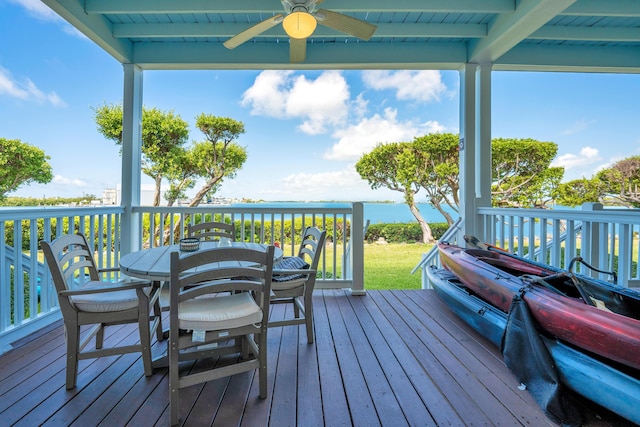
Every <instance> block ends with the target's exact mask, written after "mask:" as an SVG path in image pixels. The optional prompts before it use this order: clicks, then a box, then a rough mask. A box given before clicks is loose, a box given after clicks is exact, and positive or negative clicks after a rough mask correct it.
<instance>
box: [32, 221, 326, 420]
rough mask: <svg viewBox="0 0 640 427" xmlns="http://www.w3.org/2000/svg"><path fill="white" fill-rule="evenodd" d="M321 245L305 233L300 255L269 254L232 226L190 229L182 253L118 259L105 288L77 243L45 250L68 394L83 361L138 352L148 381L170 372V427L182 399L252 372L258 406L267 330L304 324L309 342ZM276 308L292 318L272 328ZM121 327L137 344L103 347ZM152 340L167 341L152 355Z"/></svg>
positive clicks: (89, 254) (70, 238) (167, 249)
mask: <svg viewBox="0 0 640 427" xmlns="http://www.w3.org/2000/svg"><path fill="white" fill-rule="evenodd" d="M325 236H326V232H325V231H322V230H320V229H319V228H317V227H307V228H305V229H304V231H303V233H302V236H301V241H300V247H299V249H298V252H297V256H284V252H283V250H282V249H281V248H279V247H277V246H275V245H267V244H261V243H249V242H240V241H236V232H235V228H234V225H233V224H227V223H219V222H207V223H200V224H193V225H190V226H189V227H188V230H187V237H185V238H184V239H181V241H180V243H179V244H174V245H167V246H159V247H155V248H151V249H143V250H140V251H136V252H132V253H130V254H127V255H125V256H123V257H122V258H121V259H120V265H119V267H116V268H111V269H108V270H110V271H112V272H113V270H116V271H117V270H119V271H120V273H121V275H120V279H119V280H118V281H117V282H111V281H106V279H104V276H103V275H102V274H104V273H106V272H107V271H106V270H105V269H98V268H97V266H96V265H97V264H96V262H95V252H94V248H93V247H91V246H90V245H89V243H88V241H87V239H86V237H85V236H84V235H82V234H66V235H62V236H60V237H57V238H56V239H55V240H53V241H51V242H47V241H42V242H41V246H42V249H43V251H44V254H45V259H46V263H47V265H48V267H49V270H50V272H51V275H52V277H53V281H54V284H55V286H56V291H57V296H58V301H59V305H60V309H61V311H62V315H63V319H64V326H65V336H66V346H67V356H66V366H67V367H66V388H67V390H71V389H73V388H74V387H75V386H76V380H77V375H78V362H79V361H80V360H83V359H91V358H97V357H103V356H111V355H117V354H124V353H140V354H141V356H142V361H143V367H144V374H145V375H146V376H147V377H149V376H152V375H153V374H154V372H157V371H159V370H166V369H168V371H169V389H170V390H169V396H170V399H169V407H170V410H169V412H170V418H171V419H170V421H171V424H172V425H175V424H178V423H179V420H180V413H179V404H178V402H179V397H180V390H181V389H184V388H186V387H189V386H191V385H195V384H200V383H204V382H208V381H212V380H215V379H218V378H222V377H228V376H231V375H235V374H238V373H241V372H246V371H255V370H257V371H258V378H259V396H260V397H261V398H265V397H266V396H267V394H268V390H267V368H268V367H267V333H268V330H269V328H270V327H279V326H289V325H296V326H297V325H305V327H306V333H307V341H308V343H313V341H314V329H313V307H312V293H313V288H314V285H315V279H316V271H317V266H318V262H319V260H320V254H321V252H322V248H323V246H324V242H325ZM280 303H286V304H292V305H293V316H292V317H291V318H286V319H285V320H278V321H275V320H273V321H270V320H269V313H270V304H280ZM167 315H168V316H167ZM167 321H168V327H167ZM127 323H132V324H137V326H138V330H139V335H140V339H139V342H138V343H135V344H126V345H121V346H108V347H103V343H104V330H105V327H107V326H111V325H122V324H127ZM154 335H155V339H156V340H157V341H158V342H159V343H161V342H162V341H165V342H166V347H164V344H163V343H161V345H159V346H156V347H157V348H161V349H163V350H162V351H161V352H158V353H160V354H155V355H154V354H152V353H154V352H155V351H154V352H152V349H155V348H156V347H153V346H152V344H153V343H154V342H153V338H154ZM225 355H228V356H227V357H228V358H229V360H230V362H228V363H227V362H226V363H220V364H216V363H210V364H202V365H201V366H202V369H195V370H191V371H188V370H184V369H183V370H181V369H180V363H181V362H183V361H187V360H195V359H197V360H202V359H207V358H215V357H220V356H225ZM164 372H166V371H164Z"/></svg>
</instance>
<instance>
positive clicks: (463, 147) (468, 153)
mask: <svg viewBox="0 0 640 427" xmlns="http://www.w3.org/2000/svg"><path fill="white" fill-rule="evenodd" d="M488 206H491V65H490V64H483V65H480V66H478V65H477V64H466V65H465V66H464V67H463V68H462V69H461V70H460V215H461V216H462V217H463V218H464V223H463V226H462V228H461V230H460V234H459V236H458V242H463V241H464V240H463V238H462V236H463V235H464V234H472V235H475V236H477V237H478V238H480V239H485V238H486V236H484V232H483V228H484V226H483V222H482V220H481V218H480V217H479V216H478V215H476V211H477V208H478V207H488Z"/></svg>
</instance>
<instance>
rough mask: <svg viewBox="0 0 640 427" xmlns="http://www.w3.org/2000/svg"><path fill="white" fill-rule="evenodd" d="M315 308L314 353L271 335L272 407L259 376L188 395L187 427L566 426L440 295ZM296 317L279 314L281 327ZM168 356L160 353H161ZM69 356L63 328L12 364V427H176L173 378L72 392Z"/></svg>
mask: <svg viewBox="0 0 640 427" xmlns="http://www.w3.org/2000/svg"><path fill="white" fill-rule="evenodd" d="M314 305H315V307H314V308H315V313H314V318H315V343H314V344H307V338H306V332H305V328H304V327H303V326H294V327H282V328H273V329H270V330H269V336H268V348H269V354H268V364H269V375H268V377H269V379H268V384H269V387H268V388H269V396H268V397H267V398H266V399H260V398H259V396H258V376H257V373H251V372H249V373H244V374H239V375H235V376H233V377H230V378H223V379H220V380H216V381H211V382H209V383H206V384H200V385H195V386H192V387H189V388H187V389H185V390H183V391H182V392H181V405H180V419H181V421H182V422H183V423H184V425H189V426H212V425H213V426H218V425H220V426H246V427H253V426H278V427H279V426H296V425H299V426H352V425H353V426H358V425H362V426H374V425H382V426H393V427H395V426H402V425H425V426H428V425H433V426H435V425H455V426H458V425H509V426H512V425H523V426H525V425H526V426H532V425H536V426H539V425H550V426H552V425H555V424H554V423H553V422H551V421H550V420H549V419H548V418H547V417H545V415H544V414H543V413H542V411H541V410H540V409H539V408H538V407H537V405H536V404H535V403H534V401H533V399H532V398H531V396H530V395H529V394H528V392H527V391H523V390H520V389H519V388H518V384H517V381H516V380H515V377H514V376H513V375H512V374H511V372H510V371H509V370H508V369H507V368H506V366H505V365H504V363H503V362H502V359H501V356H500V353H499V351H498V349H496V348H495V346H493V345H492V344H490V343H489V342H487V340H485V339H484V338H483V337H481V336H479V335H478V334H476V333H475V332H474V331H473V330H471V329H470V328H469V327H468V326H467V325H466V324H464V323H463V322H462V321H460V319H458V318H457V317H456V316H455V315H454V314H453V313H451V312H450V311H449V309H448V308H447V307H446V306H445V305H444V304H443V303H442V302H441V301H440V300H439V299H438V298H437V295H436V294H435V292H433V291H371V292H368V293H367V295H366V296H351V295H349V293H348V292H346V291H342V290H324V291H318V292H316V294H315V295H314ZM287 309H288V308H287V307H286V306H284V305H277V306H274V307H273V308H272V313H271V316H274V317H283V316H285V315H287V314H288V313H286V310H287ZM137 339H138V336H137V331H136V328H135V327H132V326H122V327H112V328H108V329H107V334H106V336H105V340H106V343H107V344H109V343H115V342H135V341H137ZM164 346H165V344H164V343H157V342H156V343H154V353H155V354H159V353H160V352H162V351H163V349H164ZM64 352H65V346H64V332H63V328H62V326H61V323H60V322H57V323H56V324H54V325H52V326H50V327H48V328H47V329H46V330H44V331H42V332H39V333H36V334H34V335H33V337H31V339H30V340H23V342H22V343H21V345H20V346H18V347H17V348H15V349H14V350H12V351H11V352H9V353H6V354H4V355H2V356H0V424H2V425H24V426H33V425H45V426H63V425H64V426H68V425H77V426H91V425H104V426H124V425H132V426H133V425H135V426H167V425H168V424H169V414H168V396H169V390H168V376H167V371H166V369H158V370H157V371H156V372H155V373H154V375H153V376H151V377H149V378H147V377H145V376H144V375H143V369H142V361H141V359H140V357H139V356H138V355H135V354H131V355H124V356H112V357H104V358H100V359H92V360H85V361H80V373H79V376H78V386H77V387H76V388H75V389H74V390H71V391H67V390H66V389H65V388H64V378H65V370H64V367H65V357H64ZM233 357H235V356H233V355H231V356H225V357H222V358H220V359H218V360H203V361H197V362H195V363H194V362H192V363H186V364H184V365H182V366H181V369H185V370H198V369H201V368H202V367H204V366H207V365H209V364H211V363H221V364H225V363H229V362H230V361H231V360H232V358H233ZM616 421H619V420H616ZM599 425H615V422H614V421H612V422H611V423H610V424H607V420H606V419H605V420H604V421H603V420H601V423H600V424H599Z"/></svg>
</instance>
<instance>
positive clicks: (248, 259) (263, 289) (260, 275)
mask: <svg viewBox="0 0 640 427" xmlns="http://www.w3.org/2000/svg"><path fill="white" fill-rule="evenodd" d="M274 251H275V247H274V246H267V248H266V249H264V250H260V249H250V248H240V247H217V248H212V249H207V250H200V251H197V252H194V253H192V254H189V255H185V256H182V257H180V253H179V252H172V253H171V285H170V289H171V300H170V307H171V310H172V312H173V310H176V309H177V307H178V306H179V303H180V302H181V301H183V300H185V299H190V298H195V297H197V296H200V295H206V294H211V293H220V292H227V291H228V292H239V291H251V292H253V293H254V295H255V300H256V302H258V304H259V305H261V306H262V308H263V313H264V312H265V311H264V310H268V304H269V295H270V293H271V275H272V272H273V256H274ZM176 285H177V286H176ZM194 285H197V286H194ZM185 288H188V290H187V291H185V292H180V290H181V289H185ZM267 313H268V311H267ZM267 317H268V314H267V315H265V316H264V319H265V322H264V323H265V324H266V318H267ZM170 318H171V319H172V318H173V316H170ZM172 327H173V325H172Z"/></svg>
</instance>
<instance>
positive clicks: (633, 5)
mask: <svg viewBox="0 0 640 427" xmlns="http://www.w3.org/2000/svg"><path fill="white" fill-rule="evenodd" d="M562 15H571V16H617V17H635V16H640V2H639V1H638V0H606V1H603V0H580V1H579V2H577V3H575V4H573V5H571V6H569V7H568V8H567V9H566V10H565V11H564V12H562Z"/></svg>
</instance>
